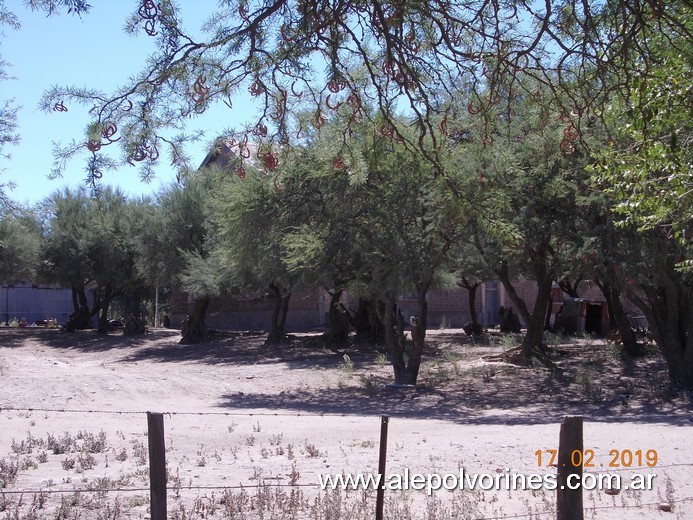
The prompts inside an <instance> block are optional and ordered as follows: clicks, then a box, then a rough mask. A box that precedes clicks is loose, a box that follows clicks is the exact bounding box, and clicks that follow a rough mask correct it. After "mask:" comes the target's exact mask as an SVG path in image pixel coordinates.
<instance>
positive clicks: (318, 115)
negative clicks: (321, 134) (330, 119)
mask: <svg viewBox="0 0 693 520" xmlns="http://www.w3.org/2000/svg"><path fill="white" fill-rule="evenodd" d="M325 123H327V116H326V115H325V114H323V113H322V112H321V111H320V109H318V111H317V112H315V117H314V118H313V124H314V125H315V128H317V129H318V130H320V129H321V128H322V127H323V126H325Z"/></svg>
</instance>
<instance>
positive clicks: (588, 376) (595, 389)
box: [575, 369, 604, 402]
mask: <svg viewBox="0 0 693 520" xmlns="http://www.w3.org/2000/svg"><path fill="white" fill-rule="evenodd" d="M575 381H576V383H577V384H578V385H579V386H580V388H581V389H582V392H583V394H584V395H585V397H587V398H588V399H589V400H591V401H592V402H599V401H601V400H602V399H603V398H604V396H603V391H602V387H601V386H600V385H599V384H597V383H595V380H594V373H593V372H592V371H591V370H589V369H588V370H585V371H584V372H579V373H578V374H577V377H576V378H575Z"/></svg>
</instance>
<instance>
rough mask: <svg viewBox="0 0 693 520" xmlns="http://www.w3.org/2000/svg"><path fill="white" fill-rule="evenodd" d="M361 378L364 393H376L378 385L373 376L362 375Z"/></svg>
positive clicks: (369, 394)
mask: <svg viewBox="0 0 693 520" xmlns="http://www.w3.org/2000/svg"><path fill="white" fill-rule="evenodd" d="M359 380H360V382H361V390H362V391H363V393H364V394H366V395H368V396H372V395H375V393H376V386H375V382H374V381H373V377H372V376H361V377H360V379H359Z"/></svg>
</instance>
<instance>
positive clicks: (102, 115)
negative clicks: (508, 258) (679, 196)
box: [32, 0, 691, 182]
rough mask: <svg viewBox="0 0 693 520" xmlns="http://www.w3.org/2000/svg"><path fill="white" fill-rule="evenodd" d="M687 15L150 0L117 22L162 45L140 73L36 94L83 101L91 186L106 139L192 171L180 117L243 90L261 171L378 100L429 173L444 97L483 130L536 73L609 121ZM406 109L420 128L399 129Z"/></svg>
mask: <svg viewBox="0 0 693 520" xmlns="http://www.w3.org/2000/svg"><path fill="white" fill-rule="evenodd" d="M34 4H36V5H37V6H40V5H41V4H42V3H41V2H34ZM52 4H55V3H51V5H52ZM59 4H60V3H58V4H56V5H59ZM64 4H73V2H64ZM32 5H33V4H32ZM71 7H72V8H77V5H71ZM80 7H84V5H83V4H82V5H81V6H80ZM44 8H45V6H44ZM689 14H690V9H689V7H688V6H687V4H686V3H685V2H680V3H679V2H676V3H673V4H672V3H668V4H667V5H665V4H664V3H663V2H659V1H657V0H651V1H643V2H635V3H633V2H630V1H626V0H619V1H614V2H580V1H578V0H563V1H560V2H552V1H549V0H546V1H544V2H541V1H531V2H528V1H523V2H515V1H510V0H491V1H489V0H473V1H461V0H432V1H426V2H418V1H409V0H405V1H402V2H388V1H374V2H365V3H364V2H344V1H339V0H331V1H322V0H263V1H247V0H233V1H224V2H220V3H219V8H218V10H217V11H215V12H214V13H210V17H209V19H208V21H207V23H206V24H205V25H204V27H203V31H202V33H199V32H198V31H195V30H192V29H190V28H189V27H187V26H186V24H185V22H184V20H182V19H181V18H180V13H179V11H178V9H177V8H176V5H175V3H174V2H172V1H170V0H161V1H159V2H154V1H151V0H145V1H142V2H137V3H136V7H135V10H134V12H133V14H132V16H131V17H130V18H129V19H128V20H127V22H126V30H127V31H128V32H131V33H133V34H144V35H147V37H151V38H155V39H156V41H157V44H158V45H157V48H158V51H157V52H156V53H155V54H153V55H152V56H150V57H149V58H148V60H147V62H146V64H145V65H144V66H143V68H142V70H141V72H140V73H139V74H138V75H136V76H135V77H133V78H131V79H130V80H128V79H126V78H122V79H121V80H120V81H119V84H120V86H119V87H117V88H114V90H112V91H110V92H100V91H97V90H93V89H89V88H76V87H70V86H66V87H60V86H56V87H54V88H51V89H49V90H48V91H47V92H46V94H45V96H44V98H43V100H42V103H41V105H42V107H43V109H44V110H46V111H52V110H55V109H63V108H65V107H67V106H69V105H71V104H74V103H83V104H85V105H86V106H87V107H89V108H90V114H91V115H92V121H91V124H90V125H89V129H88V132H87V135H86V136H85V137H82V138H76V140H75V141H74V142H73V143H72V144H71V145H68V146H66V147H65V148H64V149H63V150H62V152H61V153H60V154H59V155H60V157H61V158H62V159H64V158H66V157H69V156H72V155H75V154H79V153H82V152H84V153H85V154H86V157H87V158H88V167H89V180H90V181H92V182H97V181H98V180H99V179H100V178H101V177H102V176H103V174H104V173H105V171H106V170H108V169H109V168H112V167H115V166H116V164H117V160H116V159H115V158H114V155H113V154H108V153H106V151H107V150H108V149H109V146H111V145H112V144H115V143H117V145H116V146H119V147H120V149H121V150H122V162H123V163H129V164H133V165H136V164H139V165H140V166H141V168H142V169H141V173H142V175H143V176H145V177H148V176H149V175H151V173H152V171H153V170H154V169H155V167H156V165H157V164H158V163H159V162H160V161H161V160H162V157H164V152H165V151H166V150H168V157H169V158H170V160H171V161H172V162H173V163H174V164H175V165H177V166H178V167H180V168H181V171H185V168H186V167H187V166H189V165H187V164H186V162H187V155H186V153H185V146H184V144H185V142H186V140H187V139H188V138H189V137H190V136H189V135H186V132H185V123H186V121H187V120H188V119H189V118H190V117H195V116H196V115H197V114H200V113H203V112H204V111H206V110H207V108H208V107H209V106H211V105H212V104H214V103H222V102H224V103H226V104H227V105H228V106H229V107H233V105H234V103H237V102H242V101H240V100H241V99H243V98H244V96H249V97H251V98H253V99H255V100H256V101H257V106H258V114H259V115H258V118H257V120H255V121H250V122H248V124H247V125H246V126H245V127H243V128H236V129H234V139H235V140H236V141H237V142H239V143H247V142H248V140H254V141H260V142H263V143H264V145H265V146H263V147H260V149H259V150H260V151H261V157H260V159H261V160H262V162H263V163H264V165H265V167H266V168H267V169H268V170H274V169H276V168H277V167H278V166H279V165H280V163H281V161H280V159H281V158H282V155H283V154H284V153H286V150H287V145H290V144H296V143H300V142H301V141H302V139H303V138H304V137H305V135H306V134H307V133H308V132H309V130H310V129H311V128H320V127H322V126H323V125H324V123H325V122H326V121H327V120H328V119H333V118H336V117H339V118H341V119H342V123H343V127H344V132H343V140H342V144H343V146H344V147H345V148H347V149H348V148H349V147H350V145H351V143H350V139H349V133H350V130H349V129H350V128H351V126H352V125H353V124H356V123H358V121H359V120H361V119H362V118H364V117H368V113H367V111H366V110H365V109H364V107H366V106H367V105H369V104H374V105H375V106H376V107H377V108H378V110H379V112H380V113H382V114H383V115H384V117H385V122H384V123H383V125H382V132H383V133H384V134H386V135H389V136H392V137H393V138H397V139H402V140H404V141H405V142H407V143H409V145H410V146H411V147H412V148H414V149H418V150H419V151H422V152H423V153H424V154H425V156H426V158H427V159H428V160H429V162H431V163H432V164H433V165H435V166H436V168H435V169H434V173H435V174H445V171H444V168H443V166H442V162H441V161H440V156H439V153H438V152H439V151H440V144H441V140H442V139H443V137H444V136H445V134H446V133H447V132H448V131H447V125H448V120H449V119H451V118H452V117H454V116H455V113H454V110H457V109H456V108H454V106H453V102H452V100H456V99H460V98H461V99H464V100H466V102H465V106H464V107H463V110H465V111H466V112H468V113H469V114H473V115H475V116H476V117H477V118H478V119H479V120H480V121H482V122H483V123H484V124H488V125H492V124H493V120H492V114H491V113H492V112H493V107H494V106H496V105H498V104H499V103H502V102H503V101H502V99H503V97H502V96H500V95H499V94H500V93H501V91H502V90H507V91H511V92H512V93H513V95H527V94H531V92H527V91H526V89H525V87H524V86H523V85H524V83H523V81H521V80H522V78H524V77H531V78H533V79H534V80H535V81H536V82H538V83H539V84H541V85H543V86H545V87H546V88H547V90H548V91H549V92H551V93H553V96H552V99H553V100H554V101H558V102H559V103H560V105H561V106H562V108H563V111H564V112H565V113H566V114H569V113H575V114H576V115H577V120H578V125H577V126H576V128H578V129H579V128H580V124H582V123H583V122H586V121H588V120H589V118H594V117H602V115H603V106H604V103H605V102H606V101H607V100H608V99H609V98H612V97H614V96H619V95H622V96H624V97H627V92H628V90H629V88H630V84H629V79H630V78H631V77H632V76H633V75H634V74H635V72H636V71H637V72H640V73H642V74H646V75H647V74H648V73H649V71H650V70H651V68H650V65H652V63H651V62H652V58H651V48H650V47H651V45H652V43H651V41H650V36H651V35H653V34H664V35H665V38H669V39H670V40H671V42H673V43H674V44H676V43H677V42H679V41H685V40H686V39H687V40H690V39H691V34H690V28H689V27H688V25H687V23H686V22H687V19H688V18H690V17H689V16H688V15H689ZM231 113H233V112H231ZM401 115H405V116H406V117H407V118H408V119H409V120H410V121H411V123H412V124H413V126H414V128H415V130H416V131H415V132H413V133H411V134H410V133H409V132H404V131H401V130H400V129H399V128H398V126H397V125H396V124H394V123H395V121H396V119H397V118H398V117H399V116H401ZM479 138H480V139H483V138H484V136H483V135H481V136H479ZM348 157H349V155H348V154H344V158H346V159H348ZM59 163H60V164H64V163H63V162H62V161H59Z"/></svg>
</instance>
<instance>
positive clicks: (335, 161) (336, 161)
mask: <svg viewBox="0 0 693 520" xmlns="http://www.w3.org/2000/svg"><path fill="white" fill-rule="evenodd" d="M332 167H333V168H334V169H335V170H343V169H344V168H346V163H345V162H344V159H342V157H341V156H340V155H335V156H334V157H333V158H332Z"/></svg>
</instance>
